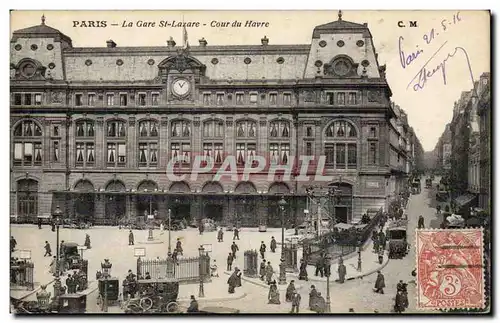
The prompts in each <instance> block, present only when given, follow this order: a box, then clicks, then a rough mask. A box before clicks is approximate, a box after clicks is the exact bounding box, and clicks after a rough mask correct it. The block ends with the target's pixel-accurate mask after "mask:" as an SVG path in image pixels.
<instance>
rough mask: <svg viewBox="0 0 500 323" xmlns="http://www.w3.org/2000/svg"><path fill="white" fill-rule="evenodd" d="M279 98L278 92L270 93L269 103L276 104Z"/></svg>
mask: <svg viewBox="0 0 500 323" xmlns="http://www.w3.org/2000/svg"><path fill="white" fill-rule="evenodd" d="M277 98H278V94H276V93H270V94H269V104H270V105H276V102H277V101H278V100H277Z"/></svg>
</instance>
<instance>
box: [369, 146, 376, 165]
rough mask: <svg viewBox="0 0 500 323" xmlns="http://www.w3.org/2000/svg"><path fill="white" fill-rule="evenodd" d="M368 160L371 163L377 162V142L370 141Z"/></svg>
mask: <svg viewBox="0 0 500 323" xmlns="http://www.w3.org/2000/svg"><path fill="white" fill-rule="evenodd" d="M368 162H369V163H370V164H373V165H375V164H377V144H376V143H374V142H372V143H370V148H369V151H368Z"/></svg>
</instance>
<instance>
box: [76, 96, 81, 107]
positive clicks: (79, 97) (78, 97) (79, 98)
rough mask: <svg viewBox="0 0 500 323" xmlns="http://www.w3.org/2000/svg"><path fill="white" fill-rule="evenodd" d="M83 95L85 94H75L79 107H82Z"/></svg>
mask: <svg viewBox="0 0 500 323" xmlns="http://www.w3.org/2000/svg"><path fill="white" fill-rule="evenodd" d="M82 97H83V94H75V105H76V106H77V107H80V106H82V105H83V100H82Z"/></svg>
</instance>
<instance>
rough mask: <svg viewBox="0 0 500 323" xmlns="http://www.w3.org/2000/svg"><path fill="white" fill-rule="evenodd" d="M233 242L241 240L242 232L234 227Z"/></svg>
mask: <svg viewBox="0 0 500 323" xmlns="http://www.w3.org/2000/svg"><path fill="white" fill-rule="evenodd" d="M233 240H240V231H239V230H238V228H237V227H234V231H233Z"/></svg>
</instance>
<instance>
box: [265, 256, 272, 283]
mask: <svg viewBox="0 0 500 323" xmlns="http://www.w3.org/2000/svg"><path fill="white" fill-rule="evenodd" d="M273 274H274V269H273V266H271V262H270V261H268V262H267V266H266V283H267V284H268V285H269V284H271V281H272V279H273Z"/></svg>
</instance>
